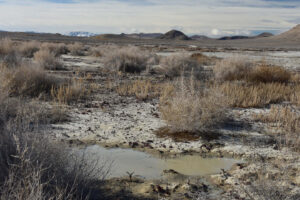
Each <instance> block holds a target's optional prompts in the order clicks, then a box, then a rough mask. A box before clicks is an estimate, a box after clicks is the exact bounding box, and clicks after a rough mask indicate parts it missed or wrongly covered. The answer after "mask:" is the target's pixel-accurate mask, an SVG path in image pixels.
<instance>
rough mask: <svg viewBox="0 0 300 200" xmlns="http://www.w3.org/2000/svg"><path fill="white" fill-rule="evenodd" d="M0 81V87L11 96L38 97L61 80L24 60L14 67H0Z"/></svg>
mask: <svg viewBox="0 0 300 200" xmlns="http://www.w3.org/2000/svg"><path fill="white" fill-rule="evenodd" d="M0 83H1V85H0V88H1V89H3V90H5V91H7V92H8V93H9V94H10V95H12V96H30V97H38V96H39V95H41V94H47V93H50V90H51V88H52V87H57V86H58V85H60V83H61V80H60V79H58V78H57V77H55V76H52V75H48V74H47V73H46V72H45V71H44V70H43V69H42V68H40V67H39V66H36V65H33V64H31V63H25V62H24V63H22V65H21V66H19V67H16V68H7V67H0Z"/></svg>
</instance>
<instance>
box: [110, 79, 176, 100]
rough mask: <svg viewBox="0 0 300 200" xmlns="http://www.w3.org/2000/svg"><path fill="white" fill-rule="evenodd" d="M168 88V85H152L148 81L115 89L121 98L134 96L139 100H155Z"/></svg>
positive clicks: (127, 84)
mask: <svg viewBox="0 0 300 200" xmlns="http://www.w3.org/2000/svg"><path fill="white" fill-rule="evenodd" d="M168 86H170V84H169V83H154V82H151V81H150V80H136V81H133V82H130V83H123V84H121V85H119V86H118V87H117V88H116V91H117V93H118V94H119V95H121V96H135V97H136V98H137V99H139V100H147V99H153V98H157V97H159V96H160V95H162V93H163V92H164V90H165V89H166V88H167V87H168Z"/></svg>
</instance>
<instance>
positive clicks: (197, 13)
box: [0, 0, 300, 36]
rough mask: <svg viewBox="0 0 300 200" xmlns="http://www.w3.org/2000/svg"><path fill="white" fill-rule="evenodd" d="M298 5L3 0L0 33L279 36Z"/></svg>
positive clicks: (236, 0) (233, 0)
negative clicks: (258, 33) (262, 32)
mask: <svg viewBox="0 0 300 200" xmlns="http://www.w3.org/2000/svg"><path fill="white" fill-rule="evenodd" d="M298 5H299V6H300V3H299V2H296V1H291V2H290V1H285V3H282V2H278V1H272V2H270V1H264V0H244V1H240V0H184V1H182V0H164V1H161V0H147V1H146V0H141V1H140V2H139V1H137V0H136V1H133V0H125V1H124V0H123V1H122V0H99V1H83V0H77V3H53V2H49V1H41V0H23V1H21V3H20V1H16V0H9V1H6V2H5V3H0V29H3V30H16V31H29V30H32V31H40V32H62V33H63V32H68V31H74V30H85V31H90V32H97V33H105V32H106V33H108V32H113V33H120V32H132V31H135V32H166V31H168V30H170V29H172V28H178V29H180V30H182V31H184V32H185V33H188V34H193V33H198V34H206V35H210V36H213V35H215V36H216V35H225V34H231V35H234V34H250V33H251V31H253V30H278V31H283V30H286V29H289V28H291V27H292V26H294V25H295V24H296V23H300V21H299V22H297V20H298V19H300V13H299V7H297V6H298ZM213 30H218V32H216V31H213Z"/></svg>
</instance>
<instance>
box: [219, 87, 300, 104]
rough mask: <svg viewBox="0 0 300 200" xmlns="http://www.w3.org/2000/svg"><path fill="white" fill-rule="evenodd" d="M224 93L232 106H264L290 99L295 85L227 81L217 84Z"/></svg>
mask: <svg viewBox="0 0 300 200" xmlns="http://www.w3.org/2000/svg"><path fill="white" fill-rule="evenodd" d="M215 87H216V88H217V90H219V91H220V92H221V93H223V94H224V95H225V96H226V97H227V98H228V101H229V104H230V105H231V106H232V107H240V108H249V107H264V106H266V105H269V104H272V103H280V102H283V101H289V100H290V99H291V97H292V95H293V94H294V93H295V87H293V86H289V85H285V84H281V83H255V84H247V83H241V82H226V83H223V84H221V85H216V86H215Z"/></svg>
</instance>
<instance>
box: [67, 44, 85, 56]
mask: <svg viewBox="0 0 300 200" xmlns="http://www.w3.org/2000/svg"><path fill="white" fill-rule="evenodd" d="M67 48H68V50H69V51H70V53H71V54H72V55H74V56H82V55H84V53H83V44H81V43H79V42H75V43H74V44H69V45H68V46H67Z"/></svg>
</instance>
